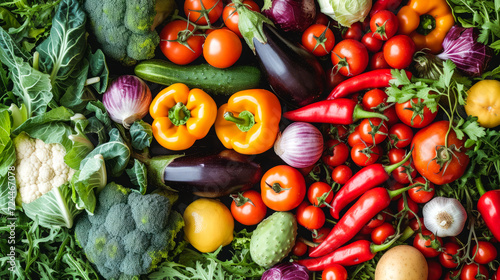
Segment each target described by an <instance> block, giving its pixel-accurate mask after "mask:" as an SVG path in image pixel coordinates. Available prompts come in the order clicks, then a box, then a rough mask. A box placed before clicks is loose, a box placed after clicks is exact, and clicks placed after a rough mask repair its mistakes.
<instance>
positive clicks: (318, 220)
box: [297, 205, 326, 230]
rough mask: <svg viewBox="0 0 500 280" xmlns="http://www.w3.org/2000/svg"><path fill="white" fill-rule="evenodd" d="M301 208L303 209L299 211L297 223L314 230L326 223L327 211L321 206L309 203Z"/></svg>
mask: <svg viewBox="0 0 500 280" xmlns="http://www.w3.org/2000/svg"><path fill="white" fill-rule="evenodd" d="M300 210H302V211H297V223H299V225H301V226H303V227H305V228H307V229H309V230H314V229H319V228H321V227H322V226H323V225H324V224H325V220H326V217H325V212H323V210H322V209H321V208H319V207H316V206H314V205H308V206H307V207H305V208H302V209H300Z"/></svg>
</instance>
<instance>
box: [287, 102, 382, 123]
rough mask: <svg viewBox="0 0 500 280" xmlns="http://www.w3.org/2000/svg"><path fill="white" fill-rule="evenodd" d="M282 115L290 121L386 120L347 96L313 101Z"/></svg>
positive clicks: (348, 121) (343, 121) (345, 121)
mask: <svg viewBox="0 0 500 280" xmlns="http://www.w3.org/2000/svg"><path fill="white" fill-rule="evenodd" d="M283 117H285V118H287V119H289V120H292V121H302V122H313V123H330V124H352V123H354V122H356V121H357V120H358V119H363V118H381V119H384V120H387V117H386V116H384V115H383V114H380V113H376V112H368V111H365V110H363V108H362V107H361V105H359V104H357V103H356V101H354V100H351V99H348V98H339V99H334V100H323V101H319V102H315V103H312V104H309V105H307V106H304V107H302V108H299V109H296V110H293V111H288V112H285V113H284V114H283Z"/></svg>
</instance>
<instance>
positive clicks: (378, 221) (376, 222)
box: [366, 212, 387, 228]
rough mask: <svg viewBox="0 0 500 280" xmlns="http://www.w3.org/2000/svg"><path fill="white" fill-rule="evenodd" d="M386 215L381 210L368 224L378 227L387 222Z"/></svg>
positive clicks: (370, 226)
mask: <svg viewBox="0 0 500 280" xmlns="http://www.w3.org/2000/svg"><path fill="white" fill-rule="evenodd" d="M386 217H387V214H386V213H383V212H380V213H378V214H377V215H376V216H375V217H373V218H372V219H371V220H370V221H369V222H368V223H366V226H367V227H369V228H377V227H379V226H381V225H382V224H383V223H384V222H385V219H386Z"/></svg>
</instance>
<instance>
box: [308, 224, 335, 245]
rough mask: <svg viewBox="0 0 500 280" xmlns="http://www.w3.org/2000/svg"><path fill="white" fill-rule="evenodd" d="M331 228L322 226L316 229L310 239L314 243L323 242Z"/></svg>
mask: <svg viewBox="0 0 500 280" xmlns="http://www.w3.org/2000/svg"><path fill="white" fill-rule="evenodd" d="M330 231H331V229H329V228H326V227H322V228H320V229H318V230H317V231H316V234H313V236H312V241H313V242H314V243H321V242H323V241H324V240H325V239H326V237H327V236H328V234H329V233H330Z"/></svg>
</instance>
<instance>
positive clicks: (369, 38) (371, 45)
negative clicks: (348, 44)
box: [361, 32, 384, 53]
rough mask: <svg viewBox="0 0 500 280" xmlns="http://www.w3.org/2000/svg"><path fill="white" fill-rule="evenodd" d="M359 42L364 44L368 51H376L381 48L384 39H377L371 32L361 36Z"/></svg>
mask: <svg viewBox="0 0 500 280" xmlns="http://www.w3.org/2000/svg"><path fill="white" fill-rule="evenodd" d="M361 43H363V45H365V47H366V49H367V50H368V51H369V52H372V53H376V52H378V51H380V50H381V49H382V45H384V41H382V40H380V39H377V38H375V37H374V36H373V32H368V33H366V34H365V35H364V36H363V38H361Z"/></svg>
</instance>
